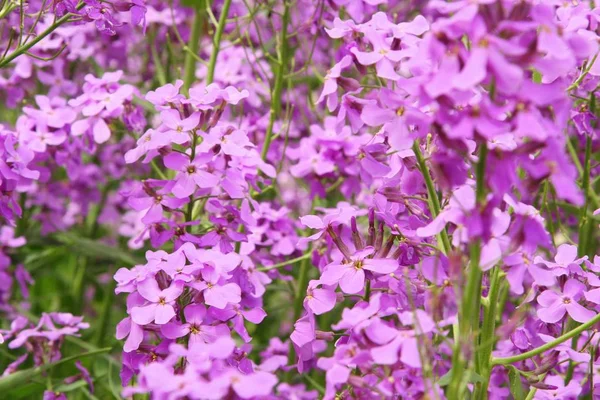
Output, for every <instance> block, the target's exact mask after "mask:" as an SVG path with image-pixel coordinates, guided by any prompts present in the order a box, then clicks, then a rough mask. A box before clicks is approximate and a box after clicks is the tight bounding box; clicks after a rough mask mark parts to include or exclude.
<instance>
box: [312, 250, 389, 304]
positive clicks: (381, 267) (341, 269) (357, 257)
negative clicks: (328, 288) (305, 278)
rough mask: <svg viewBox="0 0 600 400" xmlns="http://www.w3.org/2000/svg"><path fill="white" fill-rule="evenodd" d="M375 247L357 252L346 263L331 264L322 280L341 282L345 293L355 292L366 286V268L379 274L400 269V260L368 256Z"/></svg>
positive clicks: (329, 283) (324, 281) (331, 282)
mask: <svg viewBox="0 0 600 400" xmlns="http://www.w3.org/2000/svg"><path fill="white" fill-rule="evenodd" d="M374 251H375V250H374V248H373V247H366V248H365V249H363V250H360V251H358V252H356V253H355V254H354V255H353V256H352V257H351V258H350V260H347V261H346V262H344V263H341V264H338V263H333V264H329V265H328V266H327V268H326V269H325V271H324V272H323V275H321V279H320V280H321V282H323V283H325V284H327V285H332V284H337V283H339V285H340V288H341V289H342V291H343V292H344V293H347V294H355V293H358V292H360V291H361V290H363V288H364V286H365V276H366V274H365V270H367V271H371V272H376V273H379V274H389V273H392V272H394V271H395V270H397V269H398V262H397V261H396V260H392V259H383V258H367V257H369V256H372V255H373V254H374Z"/></svg>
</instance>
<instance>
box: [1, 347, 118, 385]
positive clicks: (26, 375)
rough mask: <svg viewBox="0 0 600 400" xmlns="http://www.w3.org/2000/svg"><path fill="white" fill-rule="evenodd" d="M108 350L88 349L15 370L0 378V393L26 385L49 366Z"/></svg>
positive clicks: (108, 348) (107, 349)
mask: <svg viewBox="0 0 600 400" xmlns="http://www.w3.org/2000/svg"><path fill="white" fill-rule="evenodd" d="M110 350H112V348H111V347H105V348H103V349H98V350H96V351H90V352H88V353H83V354H78V355H75V356H71V357H67V358H63V359H62V360H58V361H56V362H53V363H50V364H45V365H41V366H39V367H34V368H29V369H25V370H22V371H17V372H15V373H12V374H10V375H7V376H5V377H3V378H0V393H6V392H8V391H9V390H12V389H16V388H17V387H19V386H22V385H26V384H28V383H30V382H31V381H32V380H33V379H34V378H36V377H37V376H39V375H41V374H42V373H44V372H45V371H48V370H49V369H51V368H54V367H57V366H59V365H62V364H66V363H69V362H71V361H75V360H80V359H82V358H86V357H93V356H95V355H98V354H103V353H108V352H109V351H110Z"/></svg>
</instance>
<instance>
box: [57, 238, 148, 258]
mask: <svg viewBox="0 0 600 400" xmlns="http://www.w3.org/2000/svg"><path fill="white" fill-rule="evenodd" d="M54 237H55V238H56V239H57V240H58V241H59V242H61V243H63V244H65V245H66V246H68V247H69V248H70V249H71V250H72V251H74V252H76V253H79V254H81V255H84V256H90V257H96V258H100V259H103V260H110V261H116V262H120V263H124V264H127V265H129V266H134V265H136V264H144V261H143V260H141V259H137V258H135V257H133V256H132V255H131V254H129V253H128V252H125V251H123V250H121V249H119V248H117V247H112V246H107V245H105V244H103V243H101V242H98V241H95V240H90V239H86V238H82V237H79V236H77V235H74V234H72V233H67V232H61V233H58V234H56V235H54Z"/></svg>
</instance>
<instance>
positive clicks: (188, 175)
mask: <svg viewBox="0 0 600 400" xmlns="http://www.w3.org/2000/svg"><path fill="white" fill-rule="evenodd" d="M211 159H212V155H210V154H209V153H203V154H197V155H196V158H195V159H194V160H193V161H190V160H189V159H188V158H187V157H186V156H184V155H183V154H180V153H171V154H169V155H168V156H166V157H165V158H164V163H165V166H166V167H167V168H169V169H172V170H174V171H178V173H177V176H176V178H175V181H176V182H175V185H174V186H173V188H172V192H173V194H174V195H175V197H177V198H179V199H183V198H185V197H188V196H190V195H191V194H193V193H194V192H195V191H196V188H202V189H205V188H210V187H214V186H215V185H216V184H217V183H219V178H218V177H217V176H216V175H214V174H212V173H210V172H207V171H205V170H204V169H203V167H204V166H205V165H206V163H207V162H209V161H210V160H211Z"/></svg>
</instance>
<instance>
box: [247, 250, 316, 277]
mask: <svg viewBox="0 0 600 400" xmlns="http://www.w3.org/2000/svg"><path fill="white" fill-rule="evenodd" d="M311 256H312V252H311V251H309V252H308V253H306V254H304V255H301V256H300V257H296V258H292V259H291V260H288V261H284V262H280V263H279V264H274V265H269V266H267V267H261V268H257V270H258V271H263V272H264V271H271V270H273V269H277V268H281V267H285V266H286V265H292V264H295V263H297V262H299V261H302V260H306V259H307V258H310V257H311Z"/></svg>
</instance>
